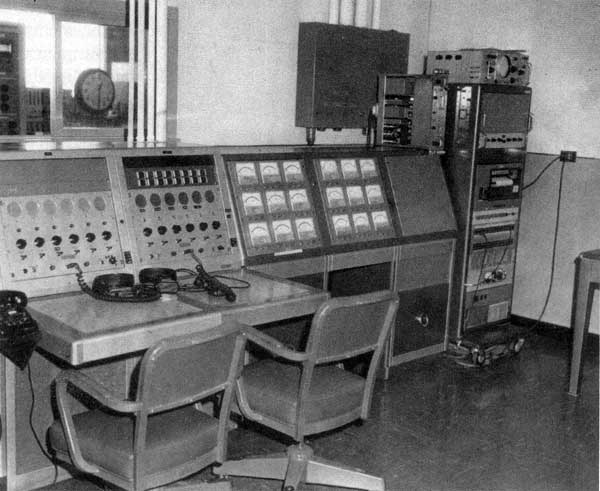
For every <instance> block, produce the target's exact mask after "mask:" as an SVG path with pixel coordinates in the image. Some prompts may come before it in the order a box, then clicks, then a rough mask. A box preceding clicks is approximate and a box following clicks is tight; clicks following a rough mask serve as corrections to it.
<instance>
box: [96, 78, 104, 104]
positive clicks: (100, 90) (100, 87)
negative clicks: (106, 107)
mask: <svg viewBox="0 0 600 491" xmlns="http://www.w3.org/2000/svg"><path fill="white" fill-rule="evenodd" d="M102 84H103V82H100V84H99V85H98V105H97V106H96V107H97V108H98V109H100V100H101V98H102Z"/></svg>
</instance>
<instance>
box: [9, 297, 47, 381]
mask: <svg viewBox="0 0 600 491" xmlns="http://www.w3.org/2000/svg"><path fill="white" fill-rule="evenodd" d="M26 306H27V296H26V295H25V293H23V292H20V291H15V290H0V352H1V353H2V354H3V355H4V356H6V357H7V358H8V359H9V360H11V361H12V362H13V363H14V364H15V365H17V366H18V367H19V368H20V369H21V370H22V369H23V368H25V366H26V365H27V362H28V361H29V358H31V355H32V354H33V350H34V349H35V346H36V345H37V343H38V342H39V340H40V337H41V334H40V330H39V328H38V325H37V322H36V321H35V320H34V319H33V318H32V317H31V315H29V312H27V310H26V309H25V307H26Z"/></svg>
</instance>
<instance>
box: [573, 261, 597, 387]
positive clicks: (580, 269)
mask: <svg viewBox="0 0 600 491" xmlns="http://www.w3.org/2000/svg"><path fill="white" fill-rule="evenodd" d="M575 277H576V278H577V285H576V288H577V290H576V293H575V305H574V309H575V310H574V314H573V350H572V353H571V377H570V380H569V394H570V395H572V396H577V393H578V392H579V381H580V378H581V353H582V349H583V339H584V337H585V334H586V333H587V332H588V330H589V327H590V313H591V309H592V300H593V298H594V291H595V290H596V289H598V288H599V287H600V249H596V250H594V251H586V252H582V253H581V254H580V255H579V257H578V258H577V264H576V276H575Z"/></svg>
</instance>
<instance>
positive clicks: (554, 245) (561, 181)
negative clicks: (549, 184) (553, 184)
mask: <svg viewBox="0 0 600 491" xmlns="http://www.w3.org/2000/svg"><path fill="white" fill-rule="evenodd" d="M565 164H566V162H565V161H564V160H563V161H562V165H561V166H560V178H559V181H558V199H557V202H556V220H555V222H554V239H553V241H552V261H551V264H550V282H549V283H548V290H547V292H546V299H545V300H544V306H543V307H542V312H541V313H540V315H539V317H538V318H537V320H536V321H535V323H534V324H533V326H531V327H530V328H529V329H528V330H529V331H533V330H534V329H535V328H536V327H537V326H539V325H540V323H541V322H542V317H544V314H545V313H546V308H547V307H548V302H549V301H550V295H551V294H552V287H553V285H554V270H555V269H556V244H557V241H558V225H559V222H560V203H561V200H562V189H563V177H564V174H565Z"/></svg>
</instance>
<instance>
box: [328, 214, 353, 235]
mask: <svg viewBox="0 0 600 491" xmlns="http://www.w3.org/2000/svg"><path fill="white" fill-rule="evenodd" d="M331 222H332V223H333V230H334V231H335V235H337V236H338V237H340V236H344V235H350V234H352V227H351V226H350V218H349V217H348V215H333V216H332V217H331Z"/></svg>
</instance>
